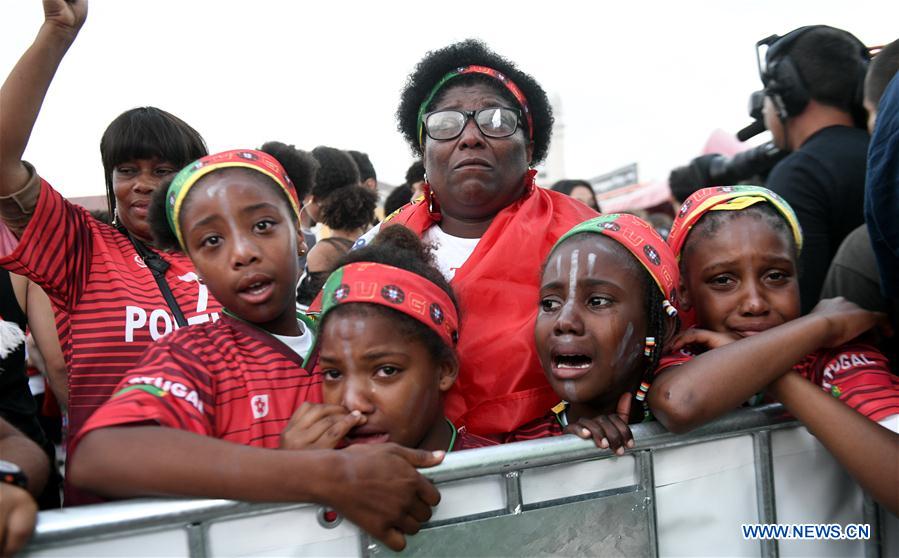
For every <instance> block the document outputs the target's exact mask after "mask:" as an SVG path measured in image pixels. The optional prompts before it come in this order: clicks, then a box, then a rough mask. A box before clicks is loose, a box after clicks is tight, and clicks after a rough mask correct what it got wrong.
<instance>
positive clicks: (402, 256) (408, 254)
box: [319, 225, 459, 362]
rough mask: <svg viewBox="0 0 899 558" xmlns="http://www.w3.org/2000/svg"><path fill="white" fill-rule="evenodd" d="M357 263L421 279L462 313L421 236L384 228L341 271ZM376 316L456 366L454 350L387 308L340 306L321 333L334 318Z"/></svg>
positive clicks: (347, 258) (343, 262)
mask: <svg viewBox="0 0 899 558" xmlns="http://www.w3.org/2000/svg"><path fill="white" fill-rule="evenodd" d="M356 262H375V263H380V264H385V265H392V266H393V267H398V268H400V269H404V270H406V271H410V272H412V273H415V274H416V275H420V276H421V277H424V278H425V279H427V280H428V281H430V282H431V283H434V284H435V285H437V287H439V288H440V290H442V291H443V292H445V293H446V294H447V296H449V298H450V301H452V303H453V307H454V308H455V309H456V312H457V313H458V312H459V303H458V302H457V301H456V296H455V294H453V288H452V287H451V286H450V284H449V282H448V281H447V280H446V278H445V277H444V276H443V274H442V273H440V271H439V270H438V269H437V267H436V266H435V264H434V258H433V255H432V254H431V251H430V248H429V247H428V246H427V245H426V244H423V243H422V241H421V239H420V238H419V237H418V235H416V234H415V233H413V232H412V231H410V230H409V229H407V228H406V227H403V226H402V225H394V226H390V227H385V228H384V229H382V230H381V232H379V233H378V235H377V236H376V237H375V238H374V240H373V241H372V242H371V244H369V245H367V246H365V247H364V248H360V249H358V250H353V251H351V252H349V253H347V255H345V256H344V257H343V258H342V259H341V260H340V262H339V263H338V267H340V266H344V265H347V264H350V263H356ZM376 314H377V315H382V316H385V317H387V318H388V319H389V320H391V321H392V322H393V323H394V324H395V326H396V329H397V331H399V332H400V333H401V334H402V335H403V336H405V337H406V338H407V339H410V340H415V341H418V342H420V343H423V344H424V346H425V348H426V349H427V351H428V353H429V354H430V355H431V356H432V357H433V358H434V359H435V360H436V361H438V362H442V361H447V360H448V361H451V362H456V354H455V351H454V350H453V348H452V347H450V346H448V345H447V344H446V343H445V342H444V341H443V339H442V338H441V337H440V336H439V335H437V333H436V332H434V331H433V330H432V329H431V328H430V327H428V326H426V325H425V324H423V323H421V322H420V321H418V320H416V319H415V318H412V317H411V316H407V315H406V314H403V313H401V312H399V311H397V310H393V309H392V308H388V307H386V306H381V305H376V304H365V303H359V302H352V303H348V304H341V305H339V306H337V307H336V308H334V309H333V310H331V311H330V312H328V313H327V314H326V315H325V317H324V319H323V320H322V323H321V325H320V327H319V331H324V328H325V323H326V322H327V321H328V320H329V319H330V318H331V317H332V316H334V315H356V316H359V315H362V316H366V315H376Z"/></svg>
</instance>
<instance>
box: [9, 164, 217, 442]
mask: <svg viewBox="0 0 899 558" xmlns="http://www.w3.org/2000/svg"><path fill="white" fill-rule="evenodd" d="M161 256H162V258H163V259H164V260H165V261H167V262H168V263H169V264H170V267H169V269H168V271H167V272H166V275H165V278H166V281H167V282H168V284H169V288H170V289H171V290H172V293H173V294H174V296H175V298H176V300H177V301H178V304H179V306H180V307H181V311H182V312H183V313H184V316H185V318H186V319H187V321H188V323H189V324H202V323H206V322H210V321H214V320H216V319H218V315H219V312H220V309H221V307H220V305H219V304H218V302H216V301H215V299H214V298H213V297H211V296H210V295H209V292H208V291H207V289H206V287H205V285H201V284H200V283H199V281H198V280H197V279H198V278H197V274H196V273H195V272H194V269H193V265H192V264H191V262H190V260H189V259H188V258H187V257H186V256H184V255H183V254H180V253H172V254H169V253H162V254H161ZM0 266H2V267H5V268H6V269H8V270H10V271H11V272H13V273H18V274H20V275H25V276H26V277H28V278H29V279H31V280H32V281H34V282H35V283H36V284H38V285H40V286H41V287H42V288H43V289H44V291H46V292H47V295H48V296H49V297H50V300H51V301H52V302H53V305H54V308H55V309H56V310H57V312H58V313H57V327H58V328H59V330H60V331H59V332H60V341H61V344H62V347H63V354H64V356H65V359H66V364H67V366H68V372H69V402H68V403H69V439H71V437H72V436H74V434H75V433H77V432H78V430H79V429H80V428H81V427H82V425H83V424H84V422H85V421H86V420H87V419H88V417H89V416H90V415H91V413H92V412H93V411H94V410H95V409H96V408H97V407H98V406H100V405H101V404H102V403H103V402H104V401H106V399H108V398H109V396H110V395H111V394H112V390H113V388H114V387H115V386H116V385H117V384H118V383H119V382H120V381H121V379H122V376H123V375H124V374H125V372H126V371H128V370H129V369H131V368H133V367H134V365H135V364H137V361H138V360H139V359H140V356H141V355H142V354H143V352H144V350H145V349H146V348H147V346H148V345H149V344H150V343H151V342H152V341H154V340H156V339H159V338H161V337H162V336H164V335H165V334H167V333H169V332H171V331H173V330H174V329H176V327H177V326H176V324H175V320H174V318H173V317H172V314H171V311H170V310H169V306H168V304H166V301H165V299H164V298H163V296H162V293H161V292H160V290H159V286H158V285H157V284H156V280H155V279H154V278H153V275H152V274H151V273H150V270H149V269H147V267H146V265H145V264H144V262H143V260H141V258H140V257H139V256H138V255H137V252H136V250H135V248H134V246H133V245H132V244H131V241H130V240H129V239H128V238H127V237H126V236H125V235H124V234H122V233H121V232H119V231H118V230H116V229H115V228H113V227H110V226H108V225H106V224H103V223H101V222H99V221H97V220H96V219H94V218H93V217H91V215H90V213H88V212H87V210H85V209H84V208H82V207H79V206H76V205H73V204H71V203H69V202H68V201H66V200H65V199H64V198H63V197H62V196H61V195H60V194H59V193H58V192H56V191H55V190H54V189H53V188H51V187H50V185H49V184H48V183H47V182H46V181H44V180H41V192H40V197H39V198H38V203H37V207H36V208H35V211H34V215H33V216H32V218H31V221H30V223H29V224H28V227H27V228H26V229H25V232H24V233H23V234H22V237H21V239H20V240H19V243H18V245H17V246H16V247H15V249H14V250H13V251H12V253H10V254H6V255H3V257H0ZM61 314H64V315H61Z"/></svg>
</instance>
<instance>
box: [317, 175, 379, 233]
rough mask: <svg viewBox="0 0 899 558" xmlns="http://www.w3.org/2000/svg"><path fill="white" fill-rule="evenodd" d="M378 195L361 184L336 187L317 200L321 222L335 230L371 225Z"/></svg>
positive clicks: (349, 229)
mask: <svg viewBox="0 0 899 558" xmlns="http://www.w3.org/2000/svg"><path fill="white" fill-rule="evenodd" d="M377 205H378V195H377V194H375V193H374V192H372V191H371V190H369V189H368V188H365V187H363V186H356V185H353V186H344V187H343V188H338V189H337V190H334V191H333V192H331V193H330V194H328V195H327V196H326V197H325V199H323V200H322V201H320V202H319V206H320V207H321V217H320V218H321V222H322V223H324V224H326V225H328V226H329V227H331V228H332V229H333V230H335V231H353V230H356V229H360V228H362V227H367V226H368V225H371V222H372V216H373V215H374V212H375V207H377Z"/></svg>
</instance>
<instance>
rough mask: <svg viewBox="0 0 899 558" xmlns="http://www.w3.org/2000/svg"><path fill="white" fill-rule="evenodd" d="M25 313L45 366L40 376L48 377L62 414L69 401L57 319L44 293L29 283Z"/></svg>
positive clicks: (67, 382) (67, 381)
mask: <svg viewBox="0 0 899 558" xmlns="http://www.w3.org/2000/svg"><path fill="white" fill-rule="evenodd" d="M26 313H27V316H28V328H29V329H30V330H31V336H32V337H33V338H34V344H35V346H36V347H37V350H38V351H39V352H40V357H41V359H42V360H43V363H44V367H45V369H44V370H41V372H43V373H44V374H46V375H47V379H48V380H49V381H50V389H51V390H52V391H53V396H54V397H56V401H57V403H59V406H60V408H62V410H63V412H65V409H66V406H67V404H68V400H69V380H68V376H67V373H66V363H65V360H64V359H63V356H62V348H61V347H60V346H59V336H58V334H57V331H56V316H55V313H54V312H53V306H52V305H51V304H50V298H49V297H48V296H47V293H45V292H44V291H43V289H41V288H40V287H38V286H37V285H35V284H34V283H33V282H31V281H28V287H27V303H26Z"/></svg>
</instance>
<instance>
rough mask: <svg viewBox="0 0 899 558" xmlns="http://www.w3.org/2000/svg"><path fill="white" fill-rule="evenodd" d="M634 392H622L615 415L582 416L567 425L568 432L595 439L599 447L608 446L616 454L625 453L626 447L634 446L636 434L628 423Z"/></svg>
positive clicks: (566, 431)
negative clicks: (590, 417)
mask: <svg viewBox="0 0 899 558" xmlns="http://www.w3.org/2000/svg"><path fill="white" fill-rule="evenodd" d="M633 398H634V396H633V394H631V393H630V392H628V393H623V394H621V397H620V398H619V399H618V406H617V408H616V409H615V414H613V415H600V416H598V417H595V418H592V419H589V418H582V419H579V420H578V421H577V422H575V423H572V424H569V425H568V426H566V427H565V433H566V434H574V435H575V436H579V437H581V438H583V439H585V440H589V439H591V438H592V439H593V442H594V443H595V444H596V447H598V448H603V449H605V448H608V449H611V450H612V451H614V452H615V454H616V455H624V448H626V447H627V448H632V447H634V435H633V433H632V432H631V429H630V427H629V426H628V425H627V423H628V419H629V418H630V414H631V403H632V401H633Z"/></svg>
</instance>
